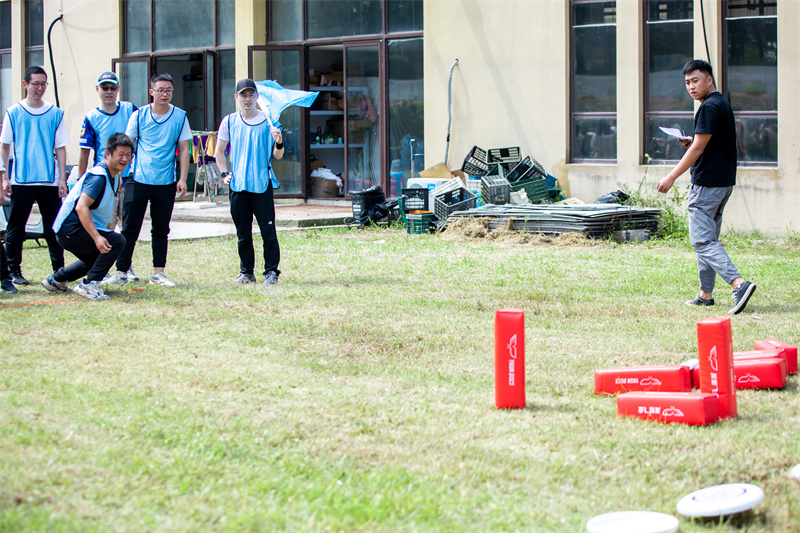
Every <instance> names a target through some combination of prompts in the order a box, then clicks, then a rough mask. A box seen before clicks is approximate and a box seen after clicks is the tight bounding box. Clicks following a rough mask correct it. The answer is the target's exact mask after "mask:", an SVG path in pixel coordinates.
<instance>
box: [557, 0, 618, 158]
mask: <svg viewBox="0 0 800 533" xmlns="http://www.w3.org/2000/svg"><path fill="white" fill-rule="evenodd" d="M610 1H614V10H615V13H614V28H615V36H617V35H618V34H617V32H618V31H619V27H618V25H617V20H616V8H617V2H616V0H570V2H569V4H568V7H569V162H570V163H578V164H597V163H599V164H603V165H609V164H611V165H615V164H617V161H618V160H619V136H617V138H616V141H615V142H616V143H617V144H616V146H615V150H614V151H615V153H616V154H617V157H614V158H590V157H575V155H574V154H575V153H576V151H575V125H576V121H577V120H581V119H608V120H613V121H614V122H615V123H616V122H617V116H618V110H617V111H575V9H574V8H575V6H578V5H585V4H602V3H608V2H610ZM617 56H618V54H617V53H616V49H615V53H614V62H615V64H616V61H617ZM614 77H615V79H616V77H617V71H616V67H615V72H614ZM616 98H617V100H618V99H619V95H618V94H617V95H616Z"/></svg>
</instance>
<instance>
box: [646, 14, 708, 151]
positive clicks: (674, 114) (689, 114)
mask: <svg viewBox="0 0 800 533" xmlns="http://www.w3.org/2000/svg"><path fill="white" fill-rule="evenodd" d="M653 22H654V21H649V20H648V18H647V3H646V2H645V5H644V9H643V10H642V25H643V26H644V31H643V32H642V36H643V41H644V42H643V43H642V44H643V52H644V54H643V58H642V59H643V61H644V65H643V67H642V71H643V84H644V90H643V91H642V97H643V101H642V108H643V110H644V112H643V114H642V115H643V120H644V124H643V128H642V133H643V137H642V140H641V142H642V148H641V150H640V153H641V164H645V165H664V164H675V163H677V162H678V161H680V159H656V158H653V157H650V155H649V154H648V153H647V144H648V142H647V141H648V138H647V136H648V133H649V131H648V127H647V126H648V124H649V121H650V119H654V118H656V119H657V118H663V119H691V120H692V121H694V113H695V109H694V106H693V107H692V109H691V110H689V111H650V110H649V107H648V104H649V102H650V82H649V80H650V25H651V24H652V23H653ZM668 22H672V23H677V22H691V23H692V24H693V25H694V12H693V13H692V18H691V19H675V20H669V21H664V22H656V23H660V24H664V23H668ZM692 44H693V45H694V43H692ZM691 59H694V57H690V58H689V59H688V60H687V61H689V60H691ZM684 89H685V88H684ZM684 133H685V132H684Z"/></svg>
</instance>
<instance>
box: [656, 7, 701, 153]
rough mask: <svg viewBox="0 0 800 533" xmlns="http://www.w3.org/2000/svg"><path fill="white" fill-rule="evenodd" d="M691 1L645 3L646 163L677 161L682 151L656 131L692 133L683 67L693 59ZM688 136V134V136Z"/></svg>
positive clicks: (678, 144)
mask: <svg viewBox="0 0 800 533" xmlns="http://www.w3.org/2000/svg"><path fill="white" fill-rule="evenodd" d="M693 6H694V0H668V1H667V0H647V2H646V3H645V54H646V63H645V65H646V68H647V71H646V73H645V76H646V77H645V79H646V82H645V134H646V136H647V137H646V141H645V153H646V154H647V157H646V158H645V159H646V162H647V160H648V158H649V162H652V163H656V162H662V161H665V160H666V161H677V160H679V159H680V158H681V157H683V153H684V151H685V150H684V148H683V146H682V145H681V143H680V142H678V140H677V139H675V138H674V137H668V136H667V134H666V133H664V132H662V131H661V130H660V129H659V126H663V127H665V128H678V129H680V130H682V131H683V132H691V131H692V128H693V115H694V104H693V101H692V97H691V96H690V95H689V92H688V91H687V90H686V87H685V83H684V76H683V73H682V71H683V66H684V65H685V64H686V62H687V61H690V60H692V59H694V58H693V57H692V53H693V49H694V48H693V37H692V36H693V34H694V20H693ZM689 134H691V133H689Z"/></svg>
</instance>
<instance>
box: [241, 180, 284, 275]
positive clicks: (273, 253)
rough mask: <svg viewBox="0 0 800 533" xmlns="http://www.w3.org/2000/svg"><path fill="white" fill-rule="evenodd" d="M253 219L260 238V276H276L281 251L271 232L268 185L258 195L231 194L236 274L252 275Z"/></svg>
mask: <svg viewBox="0 0 800 533" xmlns="http://www.w3.org/2000/svg"><path fill="white" fill-rule="evenodd" d="M253 216H255V217H256V222H258V227H259V228H260V229H261V238H262V239H264V275H265V276H266V275H267V273H268V272H269V271H273V272H275V273H276V274H278V275H280V273H281V271H280V270H278V264H279V263H280V262H281V249H280V246H278V233H277V231H276V230H275V201H274V200H273V198H272V184H270V186H269V188H268V189H267V190H266V191H265V192H263V193H261V194H256V193H252V192H247V191H242V192H236V191H231V218H233V224H234V225H235V226H236V237H237V238H238V248H239V272H241V273H242V274H252V273H253V270H254V269H255V262H256V257H255V249H254V248H253Z"/></svg>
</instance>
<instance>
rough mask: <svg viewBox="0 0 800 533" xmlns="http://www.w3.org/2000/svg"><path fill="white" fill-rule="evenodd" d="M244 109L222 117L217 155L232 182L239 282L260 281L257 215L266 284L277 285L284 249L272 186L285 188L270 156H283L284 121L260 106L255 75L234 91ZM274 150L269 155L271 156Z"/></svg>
mask: <svg viewBox="0 0 800 533" xmlns="http://www.w3.org/2000/svg"><path fill="white" fill-rule="evenodd" d="M233 97H234V98H235V99H236V101H237V102H239V107H240V108H241V110H240V111H238V112H235V113H231V114H230V115H228V116H226V117H225V118H223V119H222V122H221V123H220V125H219V133H218V134H217V148H216V151H215V153H214V156H215V158H216V160H217V164H218V165H219V167H220V170H221V171H222V172H221V175H222V178H223V180H224V181H225V183H226V184H228V185H230V191H231V194H230V199H231V217H232V218H233V223H234V225H235V226H236V236H237V237H238V251H239V277H237V278H236V283H255V282H256V277H255V274H254V269H255V250H254V248H253V216H255V217H256V221H257V222H258V227H259V228H260V229H261V237H262V239H263V241H264V285H267V286H270V285H275V284H276V283H278V276H279V275H280V272H281V271H280V270H278V263H280V260H281V251H280V247H279V246H278V234H277V232H276V231H275V201H274V199H273V197H272V191H273V189H277V188H278V187H280V184H279V183H278V180H277V179H275V173H274V172H273V171H272V165H270V164H269V162H270V159H271V158H272V157H275V159H280V158H282V157H283V137H282V136H281V130H280V124H272V123H270V120H269V118H268V117H267V116H266V115H265V114H264V112H263V111H260V110H259V109H258V108H256V99H257V98H258V91H257V89H256V84H255V82H253V80H251V79H247V78H245V79H241V80H239V82H238V83H237V84H236V93H235V94H234V95H233ZM229 142H230V146H231V153H230V158H231V172H228V165H227V162H226V161H225V147H226V146H228V143H229ZM267 154H269V155H267Z"/></svg>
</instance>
